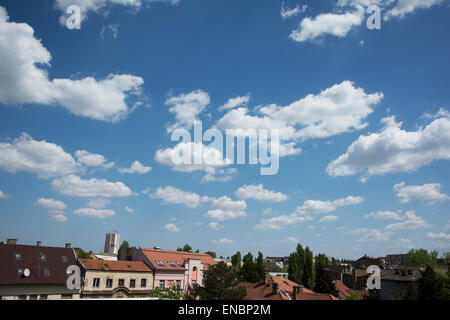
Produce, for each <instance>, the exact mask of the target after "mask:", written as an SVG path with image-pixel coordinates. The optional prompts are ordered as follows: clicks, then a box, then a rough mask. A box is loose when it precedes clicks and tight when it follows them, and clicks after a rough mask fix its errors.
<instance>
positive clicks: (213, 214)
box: [205, 209, 247, 221]
mask: <svg viewBox="0 0 450 320" xmlns="http://www.w3.org/2000/svg"><path fill="white" fill-rule="evenodd" d="M245 216H247V213H246V212H245V211H231V210H223V209H211V210H208V212H207V213H206V214H205V217H207V218H209V219H211V220H217V221H225V220H230V219H236V218H239V217H245Z"/></svg>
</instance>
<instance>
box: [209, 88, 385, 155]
mask: <svg viewBox="0 0 450 320" xmlns="http://www.w3.org/2000/svg"><path fill="white" fill-rule="evenodd" d="M382 98H383V94H382V93H374V94H366V93H365V91H364V90H363V89H362V88H357V87H355V86H354V84H353V83H352V82H351V81H343V82H342V83H340V84H335V85H334V86H332V87H330V88H328V89H326V90H324V91H322V92H320V93H319V94H317V95H314V94H309V95H307V96H306V97H304V98H302V99H300V100H297V101H294V102H293V103H291V104H290V105H287V106H284V107H283V106H278V105H275V104H272V105H268V106H264V107H261V108H258V109H257V110H256V111H257V112H258V114H257V115H250V114H249V110H248V109H247V108H237V109H232V110H230V111H229V112H228V113H226V114H225V115H224V116H223V117H222V118H221V119H220V120H219V121H218V122H217V124H216V127H217V128H219V129H221V130H223V131H225V130H227V129H228V130H234V132H235V133H236V134H237V135H239V134H241V135H244V133H245V132H246V130H258V129H278V130H279V134H280V151H279V155H280V156H287V155H293V154H298V153H300V152H301V149H300V148H298V147H297V146H296V144H297V143H298V142H300V141H304V140H307V139H313V138H328V137H331V136H334V135H337V134H341V133H344V132H351V131H354V130H360V129H363V128H365V127H366V126H367V123H366V122H364V120H365V118H366V117H367V116H368V115H369V114H370V113H372V112H373V110H372V106H373V105H376V104H378V103H380V101H381V99H382Z"/></svg>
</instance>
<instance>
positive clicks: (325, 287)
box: [314, 266, 338, 296]
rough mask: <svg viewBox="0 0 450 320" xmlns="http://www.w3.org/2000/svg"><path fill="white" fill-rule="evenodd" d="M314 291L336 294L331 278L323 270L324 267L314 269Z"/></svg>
mask: <svg viewBox="0 0 450 320" xmlns="http://www.w3.org/2000/svg"><path fill="white" fill-rule="evenodd" d="M314 291H315V292H319V293H330V294H332V295H334V296H337V295H338V292H337V290H336V287H335V286H334V284H333V282H332V281H331V278H330V277H329V276H328V274H327V273H326V272H325V269H324V268H323V267H322V266H319V267H318V268H317V269H316V279H315V286H314Z"/></svg>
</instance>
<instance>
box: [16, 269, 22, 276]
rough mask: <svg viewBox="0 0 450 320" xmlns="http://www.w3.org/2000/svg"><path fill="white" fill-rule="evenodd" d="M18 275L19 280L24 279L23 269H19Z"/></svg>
mask: <svg viewBox="0 0 450 320" xmlns="http://www.w3.org/2000/svg"><path fill="white" fill-rule="evenodd" d="M17 275H18V276H19V278H22V277H23V269H22V268H18V269H17Z"/></svg>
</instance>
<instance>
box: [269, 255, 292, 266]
mask: <svg viewBox="0 0 450 320" xmlns="http://www.w3.org/2000/svg"><path fill="white" fill-rule="evenodd" d="M264 262H266V263H268V262H271V263H275V264H276V265H277V266H279V267H280V268H284V267H287V266H288V264H289V257H266V258H265V259H264Z"/></svg>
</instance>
